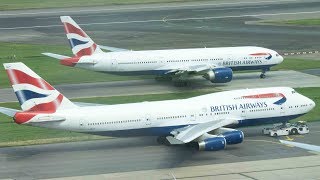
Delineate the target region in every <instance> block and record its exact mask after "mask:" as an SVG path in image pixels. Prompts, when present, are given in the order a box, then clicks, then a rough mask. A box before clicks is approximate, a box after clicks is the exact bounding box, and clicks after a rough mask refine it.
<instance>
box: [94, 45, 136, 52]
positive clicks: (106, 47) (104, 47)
mask: <svg viewBox="0 0 320 180" xmlns="http://www.w3.org/2000/svg"><path fill="white" fill-rule="evenodd" d="M99 47H100V49H104V50H108V51H112V52H121V51H130V50H129V49H121V48H116V47H111V46H101V45H99Z"/></svg>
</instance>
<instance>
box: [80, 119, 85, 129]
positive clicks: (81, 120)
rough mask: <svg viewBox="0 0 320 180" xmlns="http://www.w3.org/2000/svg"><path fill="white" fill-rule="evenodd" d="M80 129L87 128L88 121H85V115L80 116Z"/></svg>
mask: <svg viewBox="0 0 320 180" xmlns="http://www.w3.org/2000/svg"><path fill="white" fill-rule="evenodd" d="M79 129H80V130H84V129H86V123H85V121H84V117H80V118H79Z"/></svg>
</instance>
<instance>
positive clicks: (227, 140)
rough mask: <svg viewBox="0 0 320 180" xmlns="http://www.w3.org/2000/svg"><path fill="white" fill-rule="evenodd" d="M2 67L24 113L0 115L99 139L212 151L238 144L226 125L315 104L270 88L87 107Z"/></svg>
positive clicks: (17, 67)
mask: <svg viewBox="0 0 320 180" xmlns="http://www.w3.org/2000/svg"><path fill="white" fill-rule="evenodd" d="M4 67H5V69H6V71H7V74H8V76H9V79H10V82H11V84H12V87H13V90H14V92H15V94H16V96H17V98H18V100H19V103H20V104H21V109H22V110H16V109H10V108H5V107H1V108H0V112H1V113H3V114H6V115H8V116H11V117H13V119H14V121H15V122H16V123H18V124H22V125H31V126H39V127H46V128H55V129H63V130H70V131H77V132H83V133H89V134H96V135H103V136H116V137H117V136H123V137H131V136H140V135H141V136H147V135H150V136H159V137H164V138H166V140H167V141H168V142H169V143H170V144H187V143H195V144H197V145H198V147H199V150H206V151H215V150H221V149H224V148H226V146H227V145H232V144H238V143H241V142H242V141H243V139H244V134H243V132H242V131H240V130H236V129H231V128H230V127H240V126H250V125H257V124H268V123H276V122H287V121H289V120H291V119H294V118H297V117H299V116H301V115H304V114H306V113H307V112H309V111H310V110H311V109H313V108H314V106H315V103H314V102H313V101H312V100H311V99H309V98H307V97H305V96H303V95H301V94H299V93H298V92H296V91H295V90H294V89H292V88H288V87H273V88H260V89H243V90H234V91H226V92H218V93H212V94H207V95H202V96H197V97H193V98H188V99H179V100H167V101H154V102H140V103H130V104H118V105H95V106H88V105H87V106H85V105H84V104H81V106H80V105H79V104H76V103H73V102H71V101H70V100H69V99H67V98H66V97H65V96H64V95H62V94H61V93H60V92H58V91H57V90H56V89H55V88H54V87H52V86H51V85H50V84H49V83H47V82H46V81H45V80H43V79H42V78H41V77H39V76H38V75H37V74H36V73H35V72H33V71H32V70H31V69H29V68H28V67H27V66H26V65H24V64H23V63H7V64H4Z"/></svg>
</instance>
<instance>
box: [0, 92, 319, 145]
mask: <svg viewBox="0 0 320 180" xmlns="http://www.w3.org/2000/svg"><path fill="white" fill-rule="evenodd" d="M296 90H297V91H298V92H300V93H301V94H303V95H305V96H307V97H310V98H311V99H313V100H314V101H315V102H316V104H317V106H316V108H315V109H313V110H312V111H310V112H309V113H308V114H306V115H304V116H302V117H300V118H298V119H296V121H297V120H305V121H319V120H320V118H319V117H320V94H319V92H320V88H297V89H296ZM209 92H213V91H193V92H186V93H169V94H156V95H138V96H117V97H108V98H105V97H102V98H101V97H97V98H84V99H74V101H81V102H91V103H101V104H119V103H133V102H143V101H158V100H170V99H182V98H188V97H193V96H197V95H202V94H207V93H209ZM0 106H3V107H9V108H16V109H20V107H19V104H18V103H1V104H0ZM0 132H1V136H0V146H14V145H28V144H40V143H52V142H68V141H79V140H91V139H100V138H101V137H97V136H91V135H86V134H82V133H75V132H69V131H62V130H53V129H46V128H38V127H31V126H24V125H17V124H15V123H13V121H12V119H11V118H9V117H7V116H5V115H0Z"/></svg>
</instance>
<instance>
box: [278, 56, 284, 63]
mask: <svg viewBox="0 0 320 180" xmlns="http://www.w3.org/2000/svg"><path fill="white" fill-rule="evenodd" d="M283 59H284V58H283V56H281V55H279V64H280V63H282V62H283Z"/></svg>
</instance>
